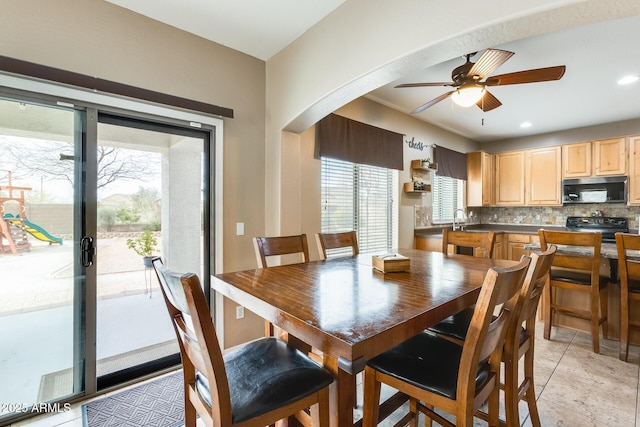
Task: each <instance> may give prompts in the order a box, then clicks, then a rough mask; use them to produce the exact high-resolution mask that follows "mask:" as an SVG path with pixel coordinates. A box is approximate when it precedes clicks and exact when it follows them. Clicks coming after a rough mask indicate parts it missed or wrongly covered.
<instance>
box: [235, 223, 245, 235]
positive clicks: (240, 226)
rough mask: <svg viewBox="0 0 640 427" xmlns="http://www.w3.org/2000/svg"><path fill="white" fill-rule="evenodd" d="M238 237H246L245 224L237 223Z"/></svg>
mask: <svg viewBox="0 0 640 427" xmlns="http://www.w3.org/2000/svg"><path fill="white" fill-rule="evenodd" d="M236 236H244V222H236Z"/></svg>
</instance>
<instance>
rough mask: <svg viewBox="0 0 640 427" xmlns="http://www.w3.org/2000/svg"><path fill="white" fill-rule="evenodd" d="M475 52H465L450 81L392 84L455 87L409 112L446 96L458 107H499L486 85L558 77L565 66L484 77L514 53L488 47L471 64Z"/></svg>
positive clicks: (414, 111)
mask: <svg viewBox="0 0 640 427" xmlns="http://www.w3.org/2000/svg"><path fill="white" fill-rule="evenodd" d="M476 53H477V52H474V53H470V54H467V55H465V57H466V58H467V62H466V63H464V64H462V65H461V66H459V67H457V68H455V69H454V70H453V71H452V72H451V80H453V81H452V82H432V83H405V84H401V85H397V86H395V87H397V88H401V87H426V86H451V87H455V88H456V89H455V90H452V91H450V92H447V93H443V94H442V95H440V96H439V97H437V98H434V99H432V100H431V101H429V102H427V103H426V104H422V105H421V106H419V107H418V108H416V109H415V110H413V111H412V112H411V114H417V113H420V112H422V111H424V110H426V109H427V108H429V107H432V106H434V105H435V104H437V103H438V102H440V101H442V100H443V99H446V98H448V97H449V96H451V97H452V99H453V101H454V102H455V103H456V104H458V105H460V106H463V107H470V106H472V105H473V104H476V105H477V106H478V107H480V109H482V111H490V110H493V109H494V108H498V107H499V106H501V105H502V103H501V102H500V101H499V100H498V98H496V97H495V96H493V95H492V94H491V93H490V92H489V91H488V90H487V86H505V85H514V84H522V83H536V82H546V81H551V80H560V78H562V76H563V75H564V71H565V69H566V67H565V66H564V65H558V66H556V67H546V68H536V69H532V70H524V71H516V72H514V73H507V74H501V75H497V76H491V77H487V76H489V74H491V73H492V72H494V71H495V70H496V69H497V68H498V67H499V66H500V65H502V64H504V63H505V62H506V61H507V59H509V58H511V56H513V55H514V53H513V52H509V51H506V50H499V49H487V50H485V51H484V53H483V54H482V55H481V56H480V59H478V62H475V63H473V62H471V61H470V58H471V57H472V56H473V55H475V54H476ZM485 77H487V79H486V80H485V81H481V80H482V79H484V78H485Z"/></svg>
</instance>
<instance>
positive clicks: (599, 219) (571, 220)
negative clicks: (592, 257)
mask: <svg viewBox="0 0 640 427" xmlns="http://www.w3.org/2000/svg"><path fill="white" fill-rule="evenodd" d="M565 228H566V229H567V231H596V232H600V233H602V242H603V243H615V242H616V233H628V232H629V221H628V220H627V218H623V217H607V216H570V217H567V223H566V225H565Z"/></svg>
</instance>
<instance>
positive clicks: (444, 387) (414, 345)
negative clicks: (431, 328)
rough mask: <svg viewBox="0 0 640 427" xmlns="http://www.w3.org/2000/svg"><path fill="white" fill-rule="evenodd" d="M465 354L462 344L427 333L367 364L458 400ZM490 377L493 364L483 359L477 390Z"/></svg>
mask: <svg viewBox="0 0 640 427" xmlns="http://www.w3.org/2000/svg"><path fill="white" fill-rule="evenodd" d="M461 356H462V347H461V346H459V345H457V344H454V343H452V342H451V341H447V340H446V339H444V338H439V337H436V336H433V335H431V334H428V333H426V332H423V333H421V334H419V335H416V336H415V337H413V338H410V339H408V340H407V341H405V342H403V343H401V344H398V345H397V346H395V347H394V348H392V349H391V350H388V351H386V352H384V353H382V354H380V355H379V356H376V357H374V358H373V359H371V360H370V361H369V362H367V365H369V366H371V367H372V368H374V369H376V370H378V371H380V372H382V373H385V374H387V375H391V376H393V377H395V378H398V379H400V380H402V381H404V382H407V383H409V384H412V385H414V386H416V387H420V388H422V389H424V390H428V391H430V392H433V393H437V394H439V395H442V396H445V397H448V398H450V399H455V398H456V390H457V384H458V367H459V365H460V358H461ZM488 379H489V363H488V362H487V361H483V362H481V363H480V365H479V366H478V373H477V375H476V389H479V388H481V387H482V386H483V385H484V384H485V383H486V382H487V380H488Z"/></svg>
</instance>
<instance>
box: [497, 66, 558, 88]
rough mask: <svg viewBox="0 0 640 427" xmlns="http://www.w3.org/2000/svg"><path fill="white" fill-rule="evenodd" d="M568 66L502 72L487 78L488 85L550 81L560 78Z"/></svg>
mask: <svg viewBox="0 0 640 427" xmlns="http://www.w3.org/2000/svg"><path fill="white" fill-rule="evenodd" d="M566 68H567V67H565V66H564V65H558V66H556V67H546V68H536V69H534V70H525V71H516V72H515V73H507V74H500V75H498V76H492V77H489V78H488V79H487V81H486V82H485V84H486V85H487V86H504V85H517V84H521V83H536V82H548V81H551V80H560V79H561V78H562V76H563V75H564V71H565V70H566Z"/></svg>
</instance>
